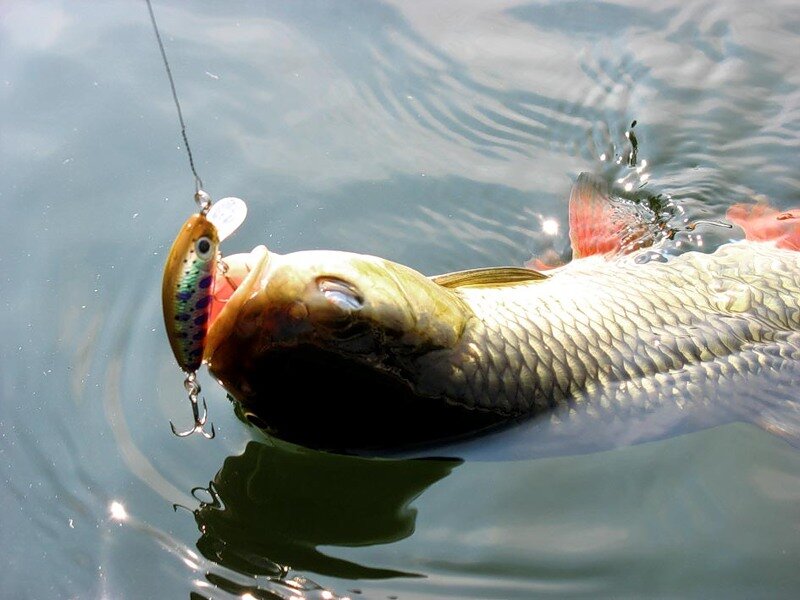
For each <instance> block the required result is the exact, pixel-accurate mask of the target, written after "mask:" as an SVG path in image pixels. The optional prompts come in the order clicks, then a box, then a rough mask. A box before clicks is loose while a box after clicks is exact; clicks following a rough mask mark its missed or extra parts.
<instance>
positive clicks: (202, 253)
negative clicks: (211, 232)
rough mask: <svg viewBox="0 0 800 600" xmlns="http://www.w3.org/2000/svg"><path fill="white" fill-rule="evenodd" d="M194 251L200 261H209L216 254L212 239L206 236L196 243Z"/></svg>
mask: <svg viewBox="0 0 800 600" xmlns="http://www.w3.org/2000/svg"><path fill="white" fill-rule="evenodd" d="M194 251H195V252H196V253H197V257H198V258H199V259H200V260H208V259H210V258H211V257H212V256H213V254H214V245H213V244H212V243H211V239H209V238H208V236H205V235H204V236H203V237H201V238H199V239H198V240H197V241H196V242H195V243H194Z"/></svg>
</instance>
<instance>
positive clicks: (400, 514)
mask: <svg viewBox="0 0 800 600" xmlns="http://www.w3.org/2000/svg"><path fill="white" fill-rule="evenodd" d="M155 8H156V11H157V15H158V17H159V21H160V24H161V27H162V35H163V37H164V39H165V43H166V46H167V52H168V54H169V56H170V59H171V61H172V68H173V72H174V74H175V77H176V82H177V86H178V92H179V94H180V97H181V99H182V103H183V111H184V115H185V117H186V119H187V122H188V124H189V137H190V140H191V143H192V146H193V150H194V153H195V157H196V159H197V163H198V169H199V171H200V174H201V176H202V177H203V179H204V181H205V183H206V188H207V189H208V191H209V192H210V193H211V194H212V195H213V196H214V197H217V198H219V197H222V196H226V195H236V196H240V197H242V198H245V199H246V200H247V202H248V205H249V208H250V214H249V217H248V220H247V222H246V223H245V225H244V226H243V227H242V229H241V231H240V232H239V233H237V235H236V236H234V237H233V238H231V239H230V240H229V241H227V242H226V243H225V245H224V251H225V252H226V253H229V252H237V251H245V250H249V249H250V248H252V247H253V246H255V245H256V244H259V243H266V244H267V245H268V247H269V248H270V249H272V250H275V251H277V252H289V251H294V250H304V249H314V248H326V249H341V250H350V251H356V252H366V253H370V254H376V255H379V256H383V257H386V258H389V259H392V260H395V261H398V262H401V263H404V264H407V265H409V266H412V267H414V268H416V269H418V270H420V271H422V272H424V273H426V274H435V273H441V272H446V271H451V270H457V269H463V268H471V267H479V266H489V265H498V264H522V263H523V262H524V261H526V260H528V259H529V258H531V257H532V256H539V255H542V254H543V253H544V252H546V251H548V250H551V249H552V250H555V251H557V252H562V251H564V250H565V248H566V245H567V232H566V229H565V218H566V197H567V195H568V193H569V188H570V185H571V183H572V182H573V181H574V180H575V178H576V176H577V174H578V173H580V172H581V171H592V172H597V173H602V174H604V175H605V176H606V177H607V178H608V179H610V180H615V179H623V181H622V182H621V183H619V185H620V186H622V187H624V185H625V183H630V184H631V187H632V190H633V192H632V193H639V194H651V195H656V194H662V195H663V197H664V198H667V199H669V201H670V202H671V203H673V204H674V205H675V206H677V207H679V209H680V210H678V211H676V213H675V218H674V223H673V225H675V226H679V225H680V224H681V223H684V219H689V220H693V219H721V218H723V217H724V213H725V210H726V208H727V207H728V206H730V205H731V204H733V203H735V202H746V201H756V200H768V201H769V202H770V203H772V204H773V205H775V206H776V207H778V208H789V207H791V206H797V205H798V204H800V170H799V169H798V160H797V157H798V156H800V66H798V62H797V47H798V39H799V38H798V31H800V8H798V6H797V4H796V3H795V2H790V1H787V0H776V1H770V2H766V3H759V4H757V3H752V2H744V1H735V2H722V1H719V2H688V3H687V2H679V1H677V0H675V1H671V2H662V3H660V4H658V5H657V6H656V5H654V4H653V3H646V2H618V3H612V2H519V1H512V0H508V1H497V2H490V3H487V2H484V1H482V0H481V1H478V0H475V1H462V2H450V1H441V2H430V1H424V2H423V1H419V2H395V3H392V2H378V1H373V2H367V1H355V0H353V1H347V0H346V1H341V2H339V1H337V2H320V1H305V0H299V1H296V2H291V3H287V2H226V3H216V2H210V1H187V2H171V3H161V2H157V3H156V6H155ZM0 115H2V116H1V117H0V206H2V208H3V210H2V215H3V218H2V219H0V234H2V240H3V246H2V250H1V251H0V282H1V283H0V289H1V290H2V292H3V294H2V296H3V297H2V304H3V306H4V308H5V310H4V311H3V316H2V317H0V334H2V340H3V341H2V345H0V359H2V360H0V393H1V394H2V396H1V397H0V469H2V486H1V487H0V506H2V509H0V528H1V529H2V532H3V538H4V552H3V555H2V559H3V563H4V565H5V566H4V568H3V569H2V571H0V589H2V590H3V595H4V596H6V595H7V596H8V597H15V598H185V597H187V596H190V597H193V598H212V597H213V598H226V597H239V598H247V597H248V594H249V595H250V596H249V597H261V598H275V597H278V598H289V597H291V596H292V595H295V596H298V597H303V596H305V597H309V598H313V597H320V598H323V597H330V594H335V595H337V596H350V597H353V598H357V597H363V598H380V599H383V598H395V597H396V598H403V599H414V598H467V597H473V598H531V597H587V598H596V597H608V596H616V597H642V596H669V597H703V598H708V597H722V598H737V597H740V598H752V597H787V598H788V597H796V595H797V591H798V589H800V572H798V570H797V564H798V560H800V535H798V533H800V532H798V528H800V453H798V451H797V450H796V449H795V448H792V447H791V446H788V445H787V444H786V443H785V442H783V441H781V440H779V439H777V438H775V437H773V436H771V435H769V434H767V433H765V432H763V431H761V430H759V429H757V428H755V427H754V426H751V425H746V424H733V425H728V426H724V427H719V428H715V429H712V430H708V431H704V432H700V433H696V434H691V435H685V436H681V437H678V438H674V439H669V440H665V441H661V442H656V443H652V444H644V445H640V446H635V447H631V448H623V449H619V450H615V451H611V452H602V453H596V454H588V455H580V456H564V457H555V458H546V459H539V460H517V461H495V460H475V459H471V458H470V459H467V460H433V459H430V460H420V461H400V460H370V459H363V458H354V457H342V456H335V455H327V454H322V453H316V452H311V451H308V450H304V449H301V448H296V447H292V446H290V445H287V444H284V443H281V442H277V441H274V440H272V441H271V440H268V439H266V438H264V437H263V436H260V435H258V434H256V433H254V432H253V430H251V429H249V428H248V427H246V426H245V425H243V424H242V423H241V422H240V421H239V420H238V419H237V417H236V415H235V414H234V411H233V408H232V406H231V405H230V403H229V402H228V401H227V399H226V396H225V393H224V390H222V389H221V388H219V387H218V386H217V385H216V384H215V383H214V382H213V381H211V380H210V379H209V378H208V377H207V376H206V375H205V373H203V374H202V375H201V380H202V383H203V387H204V393H205V396H206V398H207V400H208V403H209V408H210V411H211V418H212V420H213V421H214V424H215V426H216V429H217V432H218V435H217V438H216V439H214V440H213V441H210V442H209V441H206V440H204V439H201V438H200V437H199V436H194V437H192V438H189V439H183V440H181V439H178V438H176V437H174V436H173V435H172V434H171V432H170V429H169V424H168V422H169V420H173V421H175V422H176V424H177V425H178V426H179V427H180V426H184V425H188V422H189V418H190V412H189V408H188V406H187V403H186V400H185V397H184V392H183V387H182V385H181V383H182V377H181V375H180V373H179V372H178V369H177V367H176V365H175V363H174V360H173V358H172V356H171V354H170V350H169V346H168V344H167V341H166V338H165V335H164V332H163V326H162V323H161V308H160V278H161V268H162V266H163V262H164V260H165V257H166V256H165V255H166V252H167V250H168V248H169V245H170V244H171V242H172V239H173V237H174V235H175V232H176V231H177V229H178V228H179V227H180V224H181V223H182V222H183V221H184V219H185V218H186V217H187V216H188V214H189V213H190V212H191V211H192V210H193V209H194V205H193V203H192V200H191V195H192V193H193V182H192V178H191V175H190V172H189V169H188V164H187V159H186V155H185V153H184V150H183V148H182V147H181V140H180V136H179V130H178V125H177V120H176V115H175V109H174V106H173V105H172V100H171V97H170V94H169V89H168V85H167V81H166V77H165V74H164V71H163V66H162V65H161V63H160V58H159V55H158V50H157V47H156V45H155V39H154V36H153V33H152V31H151V29H150V24H149V22H148V20H147V11H146V7H145V5H144V3H143V2H141V3H139V2H123V1H118V2H113V1H111V2H104V3H66V2H58V1H55V0H52V1H51V0H43V1H39V2H37V1H31V2H28V1H25V2H23V1H21V0H19V1H13V0H12V1H11V2H6V3H4V4H3V6H2V7H0ZM633 120H636V121H637V122H638V124H637V125H636V128H635V132H636V135H637V138H638V140H639V144H640V147H639V158H640V162H639V163H638V167H639V169H638V170H636V169H629V168H628V167H627V166H625V164H624V161H622V163H623V164H618V159H620V158H622V157H623V156H624V154H625V153H626V152H627V151H628V150H629V144H628V141H627V140H626V138H625V131H626V130H627V129H628V128H629V126H630V124H631V122H632V121H633ZM642 160H644V161H646V162H645V163H643V162H642ZM641 185H644V187H642V188H641V189H640V188H639V186H641ZM637 190H639V191H637ZM552 220H555V221H556V222H557V223H558V224H559V225H560V226H559V227H558V228H557V231H555V232H553V230H552V229H551V228H546V227H543V224H544V223H545V221H552ZM696 233H697V235H695V234H693V235H691V236H689V235H684V236H679V238H678V240H677V241H678V242H680V244H681V245H680V246H677V247H676V250H677V251H683V250H686V249H701V250H708V251H710V250H712V249H713V248H714V247H716V246H718V245H719V244H721V243H724V242H725V241H727V240H728V239H729V238H730V237H732V236H734V237H735V236H736V235H737V233H736V232H735V231H730V230H726V229H721V228H705V229H702V230H698V232H696ZM282 385H284V386H287V387H289V389H290V387H291V382H282ZM275 401H291V393H288V394H284V395H281V394H279V393H278V392H277V391H276V398H275ZM455 458H457V457H455ZM173 505H179V506H178V507H177V510H176V509H174V507H173ZM315 584H318V585H319V586H322V587H321V588H319V589H318V588H316V587H315ZM298 586H299V587H298ZM328 592H329V593H328ZM270 594H271V595H270Z"/></svg>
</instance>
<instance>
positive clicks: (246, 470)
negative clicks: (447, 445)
mask: <svg viewBox="0 0 800 600" xmlns="http://www.w3.org/2000/svg"><path fill="white" fill-rule="evenodd" d="M459 464H461V461H455V460H385V459H366V458H357V457H350V456H341V455H335V454H327V453H323V452H315V451H312V450H307V449H304V448H300V447H297V446H293V445H290V444H286V443H283V442H279V441H275V442H274V443H261V442H250V443H249V444H248V445H247V447H246V448H245V451H244V452H243V453H242V454H241V455H238V456H230V457H228V458H227V459H226V460H225V463H224V464H223V466H222V468H221V469H220V470H219V472H218V473H217V474H216V476H215V477H214V480H213V481H212V482H211V485H210V486H209V488H207V489H202V488H198V489H197V490H195V496H196V497H197V498H198V499H200V500H201V504H200V507H199V508H198V509H197V510H195V511H194V515H195V520H196V521H197V525H198V528H199V530H200V531H201V533H202V535H201V536H200V539H199V540H198V542H197V547H198V549H199V550H200V552H202V554H203V555H204V556H205V557H206V558H208V559H209V560H212V561H214V562H216V563H218V564H220V565H222V566H224V567H227V568H230V569H233V570H235V571H238V572H241V573H246V574H250V575H267V576H280V574H281V573H282V572H283V571H284V570H285V568H287V567H290V568H291V569H293V570H295V571H304V572H313V573H317V574H321V575H328V576H335V577H341V578H346V579H384V578H390V577H420V576H422V575H420V574H417V573H412V572H402V571H396V570H392V569H382V568H379V567H370V566H365V565H359V564H356V563H354V562H350V561H347V560H342V559H339V558H335V557H332V556H329V555H327V554H325V553H323V552H321V551H319V550H318V549H317V548H318V547H319V546H370V545H375V544H388V543H391V542H396V541H398V540H402V539H404V538H407V537H408V536H410V535H411V534H412V533H413V532H414V527H415V522H416V516H417V511H416V509H415V508H413V507H412V506H411V503H412V502H413V501H414V499H415V498H417V497H418V496H419V495H420V494H422V493H423V492H424V491H425V490H426V489H427V488H428V487H430V486H431V485H433V484H434V483H436V482H437V481H440V480H441V479H443V478H445V477H447V476H448V475H449V474H450V473H451V471H452V470H453V469H454V468H455V467H457V466H458V465H459Z"/></svg>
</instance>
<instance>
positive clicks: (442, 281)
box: [431, 267, 547, 288]
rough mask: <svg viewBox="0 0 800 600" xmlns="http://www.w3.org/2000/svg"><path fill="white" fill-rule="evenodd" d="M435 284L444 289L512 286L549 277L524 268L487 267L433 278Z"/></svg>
mask: <svg viewBox="0 0 800 600" xmlns="http://www.w3.org/2000/svg"><path fill="white" fill-rule="evenodd" d="M431 279H432V280H433V282H434V283H438V284H439V285H441V286H442V287H446V288H456V287H475V286H481V285H511V284H515V283H524V282H526V281H541V280H542V279H547V275H545V274H544V273H539V271H534V270H533V269H526V268H524V267H486V268H483V269H469V270H467V271H456V272H455V273H445V274H444V275H436V276H434V277H431Z"/></svg>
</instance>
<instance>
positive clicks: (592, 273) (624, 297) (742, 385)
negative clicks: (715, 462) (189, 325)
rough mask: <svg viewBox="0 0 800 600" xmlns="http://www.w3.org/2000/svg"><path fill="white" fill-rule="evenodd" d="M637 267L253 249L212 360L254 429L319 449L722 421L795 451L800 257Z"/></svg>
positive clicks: (749, 251)
mask: <svg viewBox="0 0 800 600" xmlns="http://www.w3.org/2000/svg"><path fill="white" fill-rule="evenodd" d="M584 183H585V182H584ZM584 191H586V190H585V189H584ZM574 195H575V194H573V196H574ZM593 200H597V198H593ZM606 233H607V232H606ZM601 246H602V247H603V248H605V247H606V246H605V245H603V244H601ZM576 247H580V246H579V245H576ZM583 247H584V248H585V247H586V245H584V246H583ZM592 247H593V248H594V247H595V246H592ZM615 249H616V250H619V244H617V245H616V246H615ZM644 252H649V251H648V250H641V251H632V252H630V253H628V254H626V255H623V256H619V255H617V256H615V257H614V258H613V259H612V260H608V257H607V256H603V255H600V254H599V253H597V252H594V253H593V254H592V255H590V256H584V257H579V258H577V259H575V260H573V261H572V262H571V263H569V264H567V265H566V266H564V267H561V268H558V269H555V270H553V271H550V272H548V273H546V274H543V273H539V272H536V271H532V270H529V269H516V268H499V269H480V270H475V271H466V272H461V273H455V274H448V275H443V276H438V277H426V276H424V275H422V274H421V273H419V272H417V271H415V270H413V269H411V268H409V267H406V266H403V265H400V264H397V263H394V262H391V261H387V260H384V259H381V258H378V257H373V256H366V255H359V254H351V253H346V252H327V251H313V252H297V253H293V254H288V255H279V254H275V253H271V252H268V251H267V250H266V248H264V247H259V248H257V249H256V250H254V251H253V252H252V253H250V254H249V255H238V256H235V257H229V258H226V259H225V260H226V261H228V262H229V265H230V266H231V269H232V272H233V278H234V279H236V273H239V280H238V281H237V282H236V286H235V291H232V294H231V295H230V297H229V298H227V299H226V300H227V302H226V304H225V307H224V308H223V309H222V310H221V312H220V313H219V316H218V317H217V318H216V319H215V320H214V323H213V324H212V326H211V329H210V331H209V336H208V340H207V344H206V349H205V360H206V362H208V365H209V368H210V370H211V372H212V374H213V375H214V376H215V377H217V378H218V379H219V380H220V381H221V382H222V384H223V385H224V386H225V387H226V389H227V390H228V391H229V392H230V393H231V395H232V396H233V397H234V398H235V399H236V400H237V401H238V402H239V403H240V404H241V406H242V409H243V412H244V413H245V415H247V416H248V417H250V418H251V420H253V421H254V422H255V423H256V424H258V425H259V426H261V427H263V428H265V429H267V430H270V431H272V432H273V433H275V434H277V435H279V436H281V437H284V438H287V439H290V440H292V441H298V442H300V443H304V444H307V445H313V446H316V447H323V448H329V449H348V450H354V449H356V450H357V449H362V448H378V447H395V446H398V445H408V444H414V443H429V442H432V441H442V440H452V439H458V438H459V437H463V436H472V435H474V434H475V433H477V432H486V431H488V430H490V429H496V428H498V427H501V426H508V425H511V424H517V425H519V424H520V423H531V422H538V423H540V422H547V423H550V424H552V429H551V431H550V433H553V432H556V434H557V432H558V430H559V429H560V430H561V431H572V432H573V436H572V437H573V441H575V439H577V440H578V441H579V442H580V441H581V439H582V438H584V437H585V436H586V433H587V432H588V431H593V430H604V431H605V432H606V438H610V441H611V442H612V445H614V444H616V443H617V442H620V441H623V440H624V442H625V443H627V442H637V441H643V440H646V439H654V438H657V437H663V436H664V435H666V434H668V433H670V432H675V431H678V430H688V429H692V428H698V427H707V426H711V425H714V424H719V423H721V422H726V421H730V420H747V421H752V422H755V423H757V424H759V425H761V426H762V427H764V428H766V429H769V430H770V431H774V432H776V433H779V434H782V435H785V436H786V437H790V438H791V437H792V436H795V435H796V434H797V433H798V431H800V428H799V427H798V426H800V419H798V414H800V413H799V412H798V403H797V400H796V399H795V396H796V392H795V387H796V385H797V384H798V382H800V252H797V251H796V250H794V249H787V248H785V247H780V244H777V243H775V242H773V241H765V242H753V241H744V240H743V241H738V242H734V243H729V244H726V245H724V246H722V247H721V248H719V249H718V250H717V251H715V252H714V253H711V254H704V253H699V252H688V253H685V254H682V255H680V256H677V257H674V258H672V259H670V260H668V261H667V262H660V261H655V260H652V261H643V260H642V259H643V258H646V255H645V254H644ZM277 381H280V382H281V383H280V384H278V383H277ZM283 386H286V388H288V389H287V391H285V392H283V393H280V392H279V391H278V390H279V389H281V387H283Z"/></svg>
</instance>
